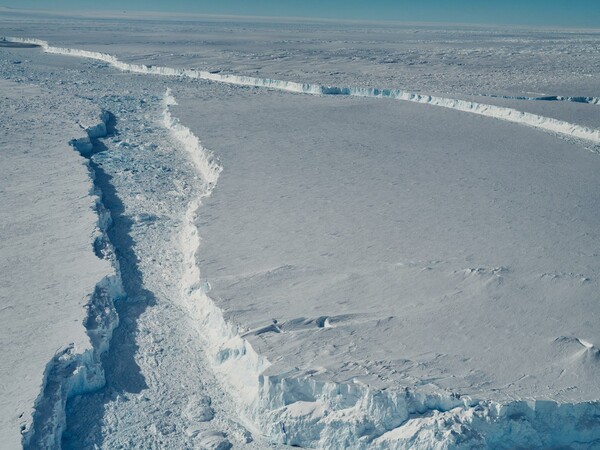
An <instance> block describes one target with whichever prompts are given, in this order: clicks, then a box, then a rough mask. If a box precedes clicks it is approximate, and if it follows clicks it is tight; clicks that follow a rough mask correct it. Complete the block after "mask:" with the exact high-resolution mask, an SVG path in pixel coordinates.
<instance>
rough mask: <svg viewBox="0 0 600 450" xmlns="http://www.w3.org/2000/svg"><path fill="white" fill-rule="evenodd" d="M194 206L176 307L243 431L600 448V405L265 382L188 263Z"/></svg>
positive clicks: (212, 174) (186, 135) (313, 443)
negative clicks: (193, 329)
mask: <svg viewBox="0 0 600 450" xmlns="http://www.w3.org/2000/svg"><path fill="white" fill-rule="evenodd" d="M174 104H176V101H175V99H174V98H173V96H172V94H171V92H170V91H169V90H167V93H166V94H165V98H164V108H165V109H164V113H163V119H164V125H165V126H166V127H167V128H169V129H170V130H171V132H172V133H173V135H174V137H175V138H176V139H177V140H178V141H179V142H180V143H181V144H182V145H183V147H184V148H185V149H186V150H187V151H188V152H189V154H190V157H191V159H192V160H193V161H194V164H195V166H196V168H197V170H198V172H199V174H200V176H201V177H202V179H203V180H204V182H205V183H206V188H205V193H204V196H209V195H210V194H211V192H212V189H213V187H214V186H215V184H216V183H217V181H218V178H219V174H220V173H221V171H222V167H221V166H220V165H219V163H218V162H217V161H216V160H215V159H214V156H213V154H212V153H211V152H210V151H209V150H207V149H205V148H204V147H203V146H202V145H201V144H200V141H199V140H198V138H197V137H196V136H195V135H194V134H193V133H192V132H191V131H190V130H189V129H188V128H187V127H185V126H183V125H182V124H181V123H179V121H178V120H177V119H174V118H173V117H172V115H171V113H170V110H169V107H170V106H171V105H174ZM200 206H201V199H198V200H195V201H192V202H191V203H190V205H189V207H188V211H187V215H186V219H187V220H186V224H185V230H184V233H183V234H182V247H183V249H184V254H185V258H186V262H185V265H186V272H185V274H184V278H183V280H182V300H183V302H184V304H185V305H186V307H187V308H188V310H189V312H190V314H191V315H192V317H193V318H194V319H195V321H196V323H197V326H198V328H199V334H200V336H202V338H203V339H204V348H205V351H206V352H207V354H208V356H209V360H210V361H211V362H212V365H213V370H214V371H215V372H216V374H217V375H218V376H219V377H220V378H221V379H222V382H223V383H224V384H225V385H226V386H227V387H228V388H229V389H230V390H231V391H232V392H233V393H234V395H236V396H237V397H238V400H239V402H240V406H241V407H242V410H241V411H240V413H241V414H242V416H243V419H244V420H245V422H246V425H247V426H248V427H249V428H250V429H258V430H259V431H260V432H262V433H264V434H265V435H267V436H268V437H269V438H270V439H271V440H273V441H275V442H279V443H284V444H288V445H293V446H302V447H314V448H331V449H345V448H357V449H361V448H364V449H366V448H369V449H372V448H379V449H406V448H414V447H415V446H420V447H421V448H431V449H448V448H461V449H464V448H481V447H482V446H484V447H490V448H515V447H527V448H544V447H548V446H561V445H570V446H571V447H572V448H589V446H590V445H597V444H600V424H599V423H598V420H597V418H598V417H599V416H600V403H599V402H584V403H578V404H569V403H567V404H561V403H558V402H554V401H547V400H517V401H512V402H506V403H500V402H494V401H482V400H477V399H473V398H471V397H469V396H461V395H458V394H456V393H453V392H450V391H431V392H429V391H426V390H413V389H408V388H405V389H402V390H394V389H388V390H380V389H377V388H373V387H371V386H369V385H367V384H363V383H360V382H352V381H351V382H344V383H336V382H331V381H327V380H323V379H320V378H319V376H318V374H302V375H299V374H298V373H283V374H278V375H265V374H264V372H265V370H266V369H267V368H268V367H269V366H270V365H271V363H270V362H269V361H268V359H267V358H265V357H264V356H262V355H260V354H258V353H257V352H256V351H255V350H254V349H253V348H252V346H251V344H250V343H249V342H248V341H247V340H246V339H244V335H243V334H240V331H239V330H237V329H236V328H235V327H234V326H233V325H232V324H230V323H227V322H226V320H225V319H224V317H223V314H222V311H221V310H220V309H219V308H218V307H217V305H216V304H215V303H214V302H213V301H212V300H211V298H210V297H209V296H208V295H207V293H206V291H207V289H206V288H205V286H206V283H205V282H204V283H203V281H202V278H201V274H200V272H199V268H198V265H197V263H196V256H195V255H196V252H197V251H198V248H199V246H200V244H201V238H200V236H199V232H198V229H197V227H196V216H197V210H198V208H199V207H200ZM588 350H589V349H588ZM590 351H594V352H596V351H597V350H596V349H592V350H590Z"/></svg>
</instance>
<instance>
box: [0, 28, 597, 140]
mask: <svg viewBox="0 0 600 450" xmlns="http://www.w3.org/2000/svg"><path fill="white" fill-rule="evenodd" d="M6 39H7V40H10V41H13V42H21V43H27V44H34V45H38V46H40V47H41V48H43V49H44V51H45V52H47V53H55V54H61V55H68V56H77V57H82V58H90V59H95V60H98V61H103V62H106V63H108V64H110V65H111V66H113V67H115V68H117V69H119V70H123V71H128V72H134V73H144V74H150V75H161V76H175V77H188V78H198V79H203V80H211V81H216V82H219V83H227V84H235V85H241V86H252V87H264V88H269V89H276V90H280V91H286V92H296V93H303V94H311V95H347V96H353V97H375V98H389V99H394V100H404V101H410V102H415V103H423V104H428V105H433V106H439V107H443V108H449V109H453V110H456V111H462V112H468V113H471V114H478V115H481V116H486V117H492V118H495V119H500V120H504V121H507V122H512V123H516V124H520V125H526V126H530V127H533V128H537V129H540V130H543V131H547V132H552V133H556V134H560V135H563V136H568V137H572V138H577V139H582V140H585V141H589V142H592V143H594V144H599V143H600V130H596V129H592V128H589V127H585V126H581V125H577V124H573V123H569V122H565V121H562V120H558V119H552V118H549V117H544V116H540V115H537V114H532V113H527V112H522V111H518V110H516V109H513V108H507V107H502V106H494V105H486V104H483V103H477V102H472V101H467V100H459V99H452V98H444V97H436V96H430V95H423V94H416V93H410V92H406V91H403V90H400V89H377V88H362V87H335V86H321V85H318V84H308V83H298V82H294V81H282V80H273V79H269V78H256V77H250V76H244V75H232V74H218V73H210V72H207V71H202V70H196V69H176V68H171V67H160V66H147V65H144V64H130V63H126V62H123V61H120V60H119V59H118V58H117V57H115V56H112V55H109V54H106V53H100V52H91V51H87V50H78V49H71V48H61V47H54V46H51V45H49V44H48V42H46V41H42V40H39V39H25V38H14V37H8V38H6ZM556 98H557V99H558V97H556ZM581 98H583V97H581ZM599 101H600V99H598V98H590V100H589V103H593V104H598V103H599Z"/></svg>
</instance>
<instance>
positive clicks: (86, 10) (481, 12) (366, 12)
mask: <svg viewBox="0 0 600 450" xmlns="http://www.w3.org/2000/svg"><path fill="white" fill-rule="evenodd" d="M360 3H361V2H359V1H353V2H350V3H347V4H345V5H344V6H345V9H344V8H342V7H341V2H340V1H338V0H331V1H329V2H327V3H326V4H319V3H318V2H317V1H315V0H308V1H305V2H299V1H291V2H286V4H285V5H280V4H277V2H276V0H261V1H258V2H255V3H253V4H251V5H249V4H248V3H247V2H244V1H243V0H231V1H228V2H226V3H224V4H223V3H220V4H211V3H210V2H208V1H206V0H201V1H198V2H193V1H192V0H179V1H177V2H169V3H168V4H167V5H165V2H164V1H162V0H147V1H140V0H123V1H120V2H119V1H116V0H105V1H104V2H103V3H102V5H101V6H100V7H98V5H93V7H89V6H91V5H89V6H88V5H85V4H82V3H81V2H78V1H76V0H57V1H53V2H51V3H48V2H44V1H40V0H22V1H19V4H18V5H15V2H14V0H11V1H7V0H0V7H5V8H8V9H11V10H14V11H23V12H26V11H31V12H47V13H56V14H61V13H62V14H65V13H67V14H68V13H70V14H90V13H91V14H117V15H118V14H124V13H125V14H126V13H130V12H145V13H148V14H166V15H168V14H173V15H180V14H193V15H201V16H220V17H237V18H262V19H292V20H317V21H348V22H377V23H390V22H393V23H407V24H423V25H424V24H430V25H442V24H447V25H472V26H515V27H524V26H525V27H527V26H530V27H535V28H548V27H550V28H555V27H556V28H567V29H600V2H595V1H594V0H576V1H572V2H568V1H564V0H555V1H552V2H551V3H550V2H542V1H539V0H529V1H528V2H527V4H521V3H520V2H518V1H515V0H504V1H499V0H493V1H490V2H487V3H486V4H484V5H481V4H479V3H478V2H476V1H474V0H456V1H455V2H454V3H453V5H450V6H449V5H445V4H443V2H441V1H440V0H423V1H421V2H419V4H418V5H415V4H414V3H413V2H406V1H401V2H393V1H392V0H376V2H372V3H371V4H370V5H367V6H365V5H361V4H360Z"/></svg>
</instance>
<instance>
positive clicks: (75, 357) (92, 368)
mask: <svg viewBox="0 0 600 450" xmlns="http://www.w3.org/2000/svg"><path fill="white" fill-rule="evenodd" d="M107 121H108V114H107V113H106V112H103V113H102V114H101V116H100V121H99V122H98V123H97V124H94V125H92V126H90V127H88V128H86V129H85V131H86V136H84V137H82V138H77V139H74V140H72V141H71V142H70V144H71V145H72V146H73V148H74V149H75V150H77V151H78V152H80V153H81V154H82V155H84V156H85V155H86V154H88V153H89V152H90V151H92V149H93V144H92V141H91V140H92V139H95V138H98V137H102V136H104V135H105V134H106V122H107ZM89 170H90V176H91V178H92V180H93V179H94V173H93V171H92V169H91V168H90V169H89ZM92 193H93V194H94V195H95V196H96V198H97V200H96V213H97V215H98V223H97V230H96V236H95V241H94V251H95V253H96V256H98V258H101V259H104V260H107V261H109V262H110V263H111V264H112V266H113V268H114V274H112V275H109V276H106V277H105V278H103V279H102V280H100V281H99V282H98V283H97V285H96V288H95V289H94V292H93V293H92V294H91V295H90V298H89V302H88V304H87V317H86V319H85V321H84V326H85V328H86V333H87V335H88V337H89V340H90V343H91V348H88V349H86V350H84V351H83V352H78V349H77V348H75V347H74V346H73V344H70V345H67V346H66V347H65V348H64V349H62V350H60V351H59V352H57V354H56V355H55V356H54V357H53V358H52V360H51V361H50V362H49V363H48V364H47V366H46V370H45V373H44V381H43V384H42V390H41V392H40V394H39V396H38V398H37V400H36V402H35V407H34V414H33V421H32V425H31V427H30V429H28V430H25V431H24V433H23V439H22V443H23V447H24V448H26V449H41V448H60V446H61V438H62V434H63V432H64V430H65V428H66V411H65V409H66V403H67V400H68V399H70V398H72V397H74V396H76V395H81V394H85V393H87V392H91V391H94V390H96V389H99V388H101V387H102V386H103V385H104V383H105V377H104V370H103V367H102V360H101V358H102V355H103V354H104V353H105V352H106V351H107V350H108V347H109V344H110V339H111V337H112V334H113V330H114V329H115V328H116V327H117V325H118V323H119V318H118V315H117V313H116V310H115V305H114V302H115V301H116V300H117V299H118V298H121V297H123V296H124V291H123V287H122V283H121V277H120V272H119V265H118V261H117V260H116V258H115V255H114V250H113V248H112V244H111V242H110V240H109V238H108V235H107V230H108V228H109V227H110V226H111V216H110V212H108V211H107V210H106V208H105V207H104V205H103V204H102V195H103V193H102V191H101V190H100V188H99V187H98V186H96V185H94V188H93V189H92Z"/></svg>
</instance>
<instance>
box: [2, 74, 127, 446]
mask: <svg viewBox="0 0 600 450" xmlns="http://www.w3.org/2000/svg"><path fill="white" fill-rule="evenodd" d="M0 99H1V103H2V119H0V120H1V123H2V130H3V132H2V136H1V137H0V149H1V150H0V158H1V160H0V166H1V167H2V173H1V175H0V177H1V178H0V189H1V191H2V194H3V195H2V196H0V210H1V211H2V218H1V220H0V224H1V225H0V226H1V229H2V233H1V234H2V243H1V247H0V255H1V258H0V274H1V276H0V280H1V283H0V298H1V308H2V316H1V318H0V320H1V324H0V328H1V329H2V330H3V333H2V334H1V336H0V348H1V349H2V361H3V363H2V367H1V369H0V380H2V392H1V397H0V405H1V406H0V408H1V410H2V422H1V426H0V442H2V445H3V446H5V448H15V447H17V446H18V444H19V443H20V440H21V432H23V433H25V436H27V434H28V433H29V432H31V426H32V414H33V413H34V406H35V408H36V411H37V412H36V414H37V415H38V417H37V425H38V426H47V427H49V428H48V429H47V436H48V439H49V440H48V441H47V442H48V445H49V446H52V445H53V443H52V441H51V440H50V439H52V436H53V435H54V433H53V432H52V430H51V427H57V429H58V430H59V432H60V429H61V427H64V413H63V414H62V418H61V417H60V413H59V414H58V416H59V417H57V419H56V420H55V421H51V423H50V422H46V419H47V417H46V414H47V412H46V411H44V410H43V409H53V408H57V409H58V410H60V409H63V410H64V404H62V405H61V403H63V402H66V397H67V396H73V395H75V394H80V393H82V392H84V391H85V390H86V389H90V388H94V387H97V386H101V385H102V384H103V382H104V381H103V374H102V369H101V366H100V364H99V363H98V362H94V360H95V358H96V357H97V355H96V354H94V348H98V349H99V351H102V350H103V348H101V347H107V346H108V340H109V339H110V333H111V331H112V327H114V326H115V325H116V322H117V318H116V315H114V314H112V313H111V307H112V305H111V303H110V299H107V300H108V303H107V304H106V305H104V306H103V309H104V308H106V310H100V311H97V310H96V309H95V308H94V305H97V304H98V302H100V301H102V297H103V296H108V297H111V296H115V295H117V294H118V291H119V288H118V281H117V280H115V273H114V269H113V268H112V267H111V264H110V262H109V259H110V258H104V257H103V258H99V257H100V256H102V255H101V254H100V251H101V250H102V249H101V241H102V239H103V235H102V228H103V227H104V223H103V219H101V218H100V217H99V215H98V211H97V208H96V202H97V200H98V199H97V197H96V195H95V193H94V192H93V190H92V183H91V179H90V174H89V172H88V168H87V167H86V165H85V160H84V159H83V158H82V157H81V156H80V155H79V154H78V153H77V152H76V151H75V148H74V147H73V145H77V146H79V147H80V148H82V149H86V148H89V146H91V143H90V140H89V137H88V134H87V133H86V131H85V129H86V128H92V127H96V126H100V124H101V126H100V128H102V126H103V125H104V123H103V122H102V121H101V118H100V111H99V110H98V108H96V107H94V106H93V105H91V104H89V102H85V101H83V100H81V99H77V98H69V99H68V101H65V100H67V98H65V97H62V98H59V97H57V96H55V95H53V94H52V93H51V92H49V91H47V90H44V89H40V88H38V87H35V86H31V85H24V84H17V83H14V82H9V81H6V80H0ZM93 131H94V130H93ZM95 131H96V132H97V130H95ZM69 141H73V143H72V145H70V144H69ZM94 248H96V250H97V252H96V253H97V255H96V254H94ZM84 321H87V323H86V326H84ZM96 321H98V322H97V325H99V327H98V326H97V325H96V324H95V323H94V322H96ZM102 321H106V323H105V324H103V323H102ZM57 372H59V373H57ZM57 377H58V378H60V379H56V378H57ZM45 389H47V391H46V392H45V393H44V394H41V392H42V391H44V390H45Z"/></svg>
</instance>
